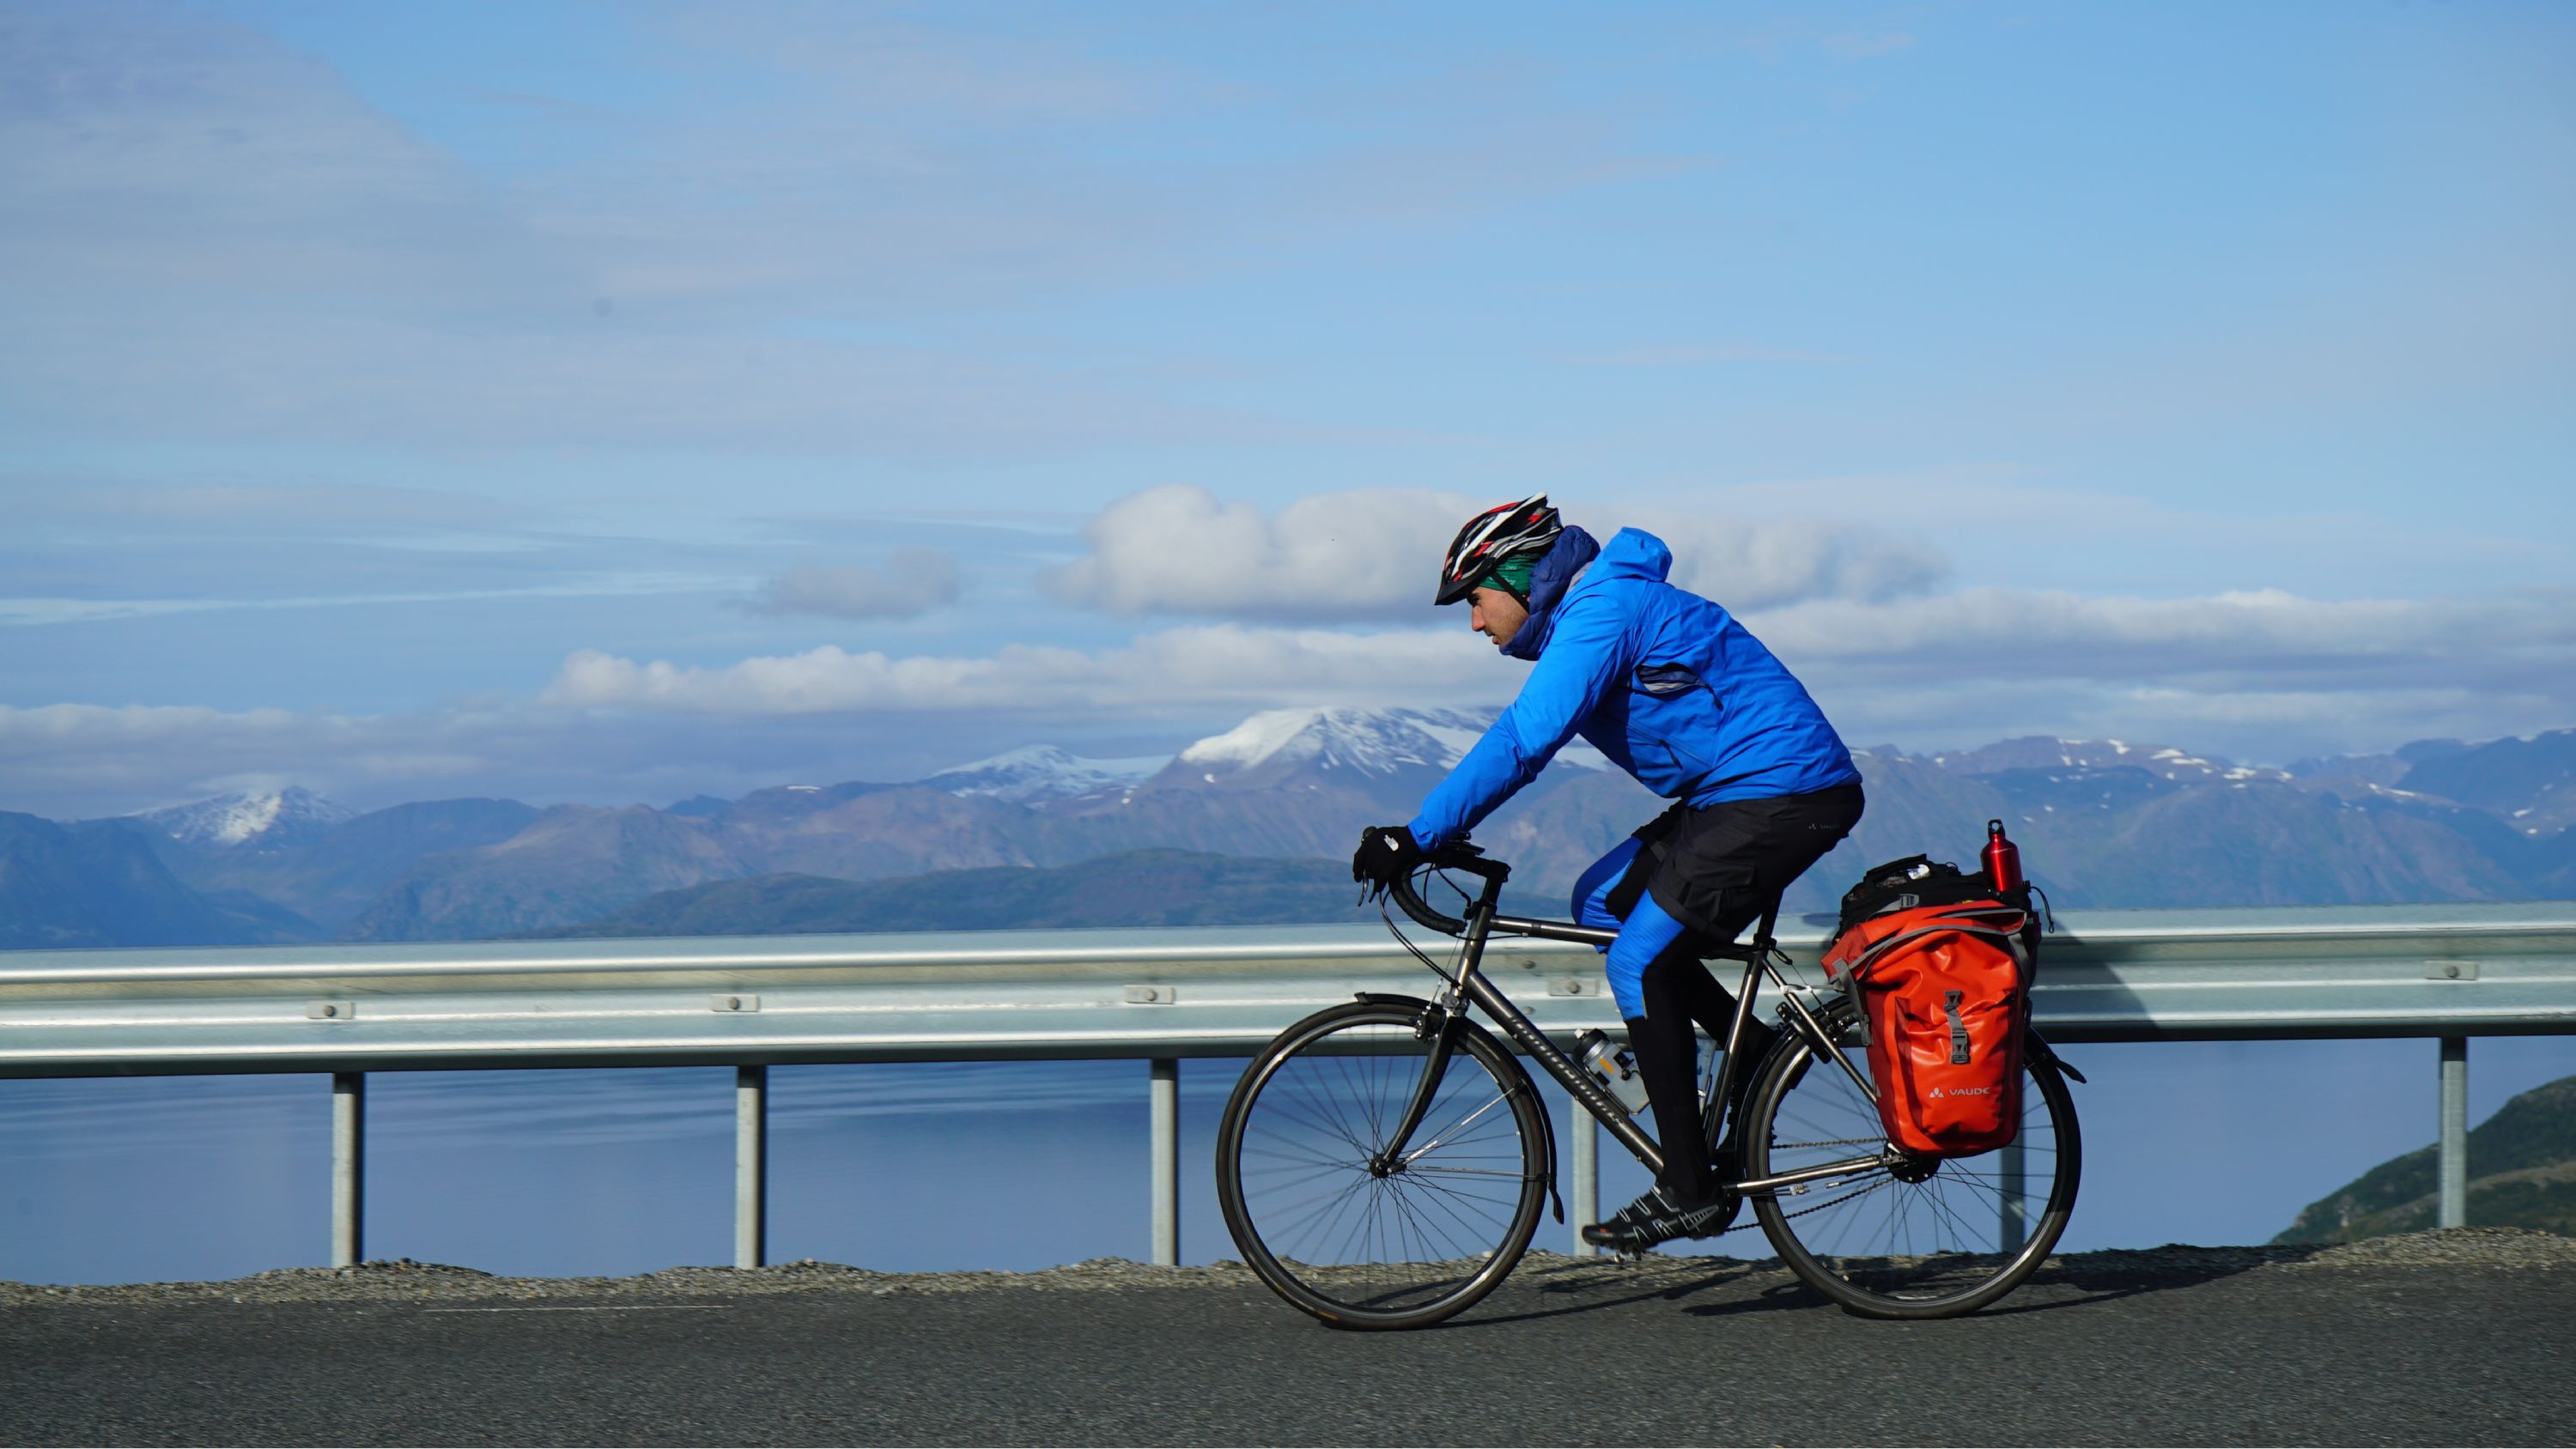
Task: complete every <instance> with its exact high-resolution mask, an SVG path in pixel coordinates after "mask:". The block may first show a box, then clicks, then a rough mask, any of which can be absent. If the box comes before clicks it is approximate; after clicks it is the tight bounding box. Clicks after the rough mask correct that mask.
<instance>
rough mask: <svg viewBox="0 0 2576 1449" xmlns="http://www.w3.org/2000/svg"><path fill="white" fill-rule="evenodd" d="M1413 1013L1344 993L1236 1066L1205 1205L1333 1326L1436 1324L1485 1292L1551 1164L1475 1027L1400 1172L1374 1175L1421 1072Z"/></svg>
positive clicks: (1422, 1047)
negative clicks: (1342, 1001) (1212, 1194)
mask: <svg viewBox="0 0 2576 1449" xmlns="http://www.w3.org/2000/svg"><path fill="white" fill-rule="evenodd" d="M1423 1010H1424V1009H1423V1008H1422V1007H1418V1006H1404V1005H1398V1004H1393V1003H1382V1002H1354V1003H1352V1004H1350V1005H1346V1006H1336V1007H1332V1008H1330V1009H1328V1010H1325V1011H1320V1012H1317V1013H1316V1014H1315V1015H1313V1016H1310V1017H1308V1018H1306V1019H1305V1020H1304V1021H1301V1022H1298V1023H1297V1024H1296V1025H1294V1026H1292V1027H1290V1028H1288V1029H1287V1030H1286V1031H1284V1032H1282V1033H1280V1034H1279V1036H1278V1037H1276V1038H1275V1039H1273V1040H1272V1041H1271V1043H1270V1044H1269V1045H1268V1046H1266V1047H1264V1048H1262V1050H1261V1052H1260V1054H1259V1055H1257V1056H1255V1057H1254V1058H1253V1059H1252V1062H1251V1064H1250V1065H1249V1066H1247V1067H1246V1068H1245V1069H1244V1073H1243V1076H1242V1078H1241V1079H1240V1080H1238V1081H1237V1082H1236V1083H1235V1087H1234V1094H1233V1096H1232V1097H1231V1098H1230V1099H1229V1100H1228V1101H1227V1102H1226V1107H1225V1117H1224V1119H1223V1121H1222V1123H1221V1124H1220V1126H1219V1128H1218V1133H1217V1160H1216V1176H1217V1200H1218V1202H1219V1204H1220V1205H1221V1206H1222V1208H1223V1210H1224V1214H1225V1226H1226V1230H1227V1231H1228V1232H1230V1233H1232V1234H1233V1235H1234V1242H1235V1246H1236V1247H1237V1248H1239V1249H1240V1250H1241V1251H1242V1253H1243V1260H1244V1262H1245V1263H1246V1264H1248V1265H1249V1266H1250V1267H1251V1268H1252V1270H1253V1271H1254V1272H1255V1273H1257V1274H1259V1275H1260V1277H1261V1280H1262V1281H1263V1282H1265V1283H1267V1284H1269V1285H1270V1287H1271V1290H1272V1291H1274V1292H1276V1293H1277V1294H1278V1295H1279V1296H1280V1297H1282V1298H1284V1299H1286V1300H1287V1301H1288V1302H1289V1303H1291V1304H1293V1305H1295V1306H1296V1307H1297V1308H1299V1309H1301V1310H1303V1311H1305V1312H1307V1313H1309V1314H1312V1315H1314V1316H1315V1317H1316V1318H1318V1319H1320V1320H1322V1321H1323V1322H1325V1323H1328V1324H1331V1325H1332V1326H1334V1327H1336V1328H1346V1329H1405V1328H1423V1327H1428V1326H1429V1325H1431V1324H1434V1323H1438V1322H1440V1321H1441V1320H1443V1319H1445V1318H1448V1317H1450V1316H1451V1315H1453V1314H1455V1313H1458V1312H1460V1311H1462V1310H1464V1309H1466V1308H1468V1307H1470V1306H1472V1305H1473V1304H1475V1303H1476V1302H1477V1300H1479V1299H1481V1298H1483V1297H1484V1296H1485V1295H1486V1294H1487V1293H1490V1292H1492V1291H1493V1290H1494V1288H1495V1286H1496V1285H1497V1284H1499V1283H1501V1282H1502V1280H1503V1278H1504V1277H1505V1276H1506V1275H1508V1274H1509V1273H1510V1272H1511V1270H1512V1269H1513V1267H1514V1266H1516V1265H1517V1264H1518V1263H1519V1262H1520V1259H1521V1255H1522V1254H1523V1253H1525V1252H1527V1251H1528V1249H1529V1243H1530V1237H1531V1235H1532V1234H1533V1233H1535V1232H1536V1231H1537V1230H1538V1219H1539V1212H1540V1209H1541V1207H1542V1206H1543V1204H1544V1202H1545V1200H1546V1196H1547V1181H1548V1175H1549V1173H1550V1171H1551V1170H1552V1168H1553V1164H1552V1163H1550V1162H1549V1161H1548V1160H1547V1142H1548V1139H1547V1130H1546V1124H1545V1122H1544V1121H1543V1120H1542V1119H1541V1118H1540V1117H1539V1115H1538V1114H1539V1112H1540V1111H1541V1110H1542V1108H1541V1107H1540V1105H1539V1101H1538V1093H1537V1091H1536V1089H1535V1088H1534V1087H1533V1086H1532V1085H1531V1083H1530V1080H1529V1074H1528V1073H1527V1072H1525V1071H1524V1070H1522V1068H1521V1066H1520V1063H1519V1062H1518V1061H1516V1060H1514V1059H1513V1057H1512V1056H1511V1054H1510V1053H1509V1052H1507V1051H1505V1050H1504V1049H1503V1047H1502V1046H1501V1044H1500V1043H1498V1042H1496V1041H1495V1040H1494V1038H1493V1036H1492V1034H1490V1033H1488V1032H1487V1031H1485V1030H1484V1029H1483V1028H1481V1027H1479V1026H1476V1025H1475V1024H1474V1023H1472V1022H1460V1023H1458V1025H1459V1027H1460V1028H1461V1029H1460V1032H1459V1037H1458V1042H1457V1047H1456V1049H1455V1050H1454V1051H1453V1052H1452V1053H1451V1055H1450V1058H1449V1062H1448V1064H1447V1066H1446V1068H1445V1069H1444V1071H1443V1073H1442V1078H1441V1081H1440V1083H1439V1084H1438V1087H1437V1089H1436V1095H1435V1096H1434V1097H1433V1099H1432V1102H1431V1107H1430V1110H1429V1111H1428V1112H1427V1113H1426V1114H1425V1115H1424V1117H1423V1119H1422V1125H1421V1127H1420V1128H1419V1129H1417V1130H1416V1131H1415V1133H1414V1134H1413V1136H1412V1138H1411V1139H1410V1140H1409V1142H1408V1144H1407V1149H1408V1150H1407V1152H1406V1155H1405V1159H1404V1162H1405V1165H1404V1167H1403V1168H1401V1169H1400V1170H1398V1171H1396V1172H1393V1173H1389V1174H1385V1175H1379V1174H1376V1173H1373V1172H1372V1171H1371V1170H1370V1168H1369V1161H1370V1159H1371V1157H1372V1156H1373V1155H1374V1154H1375V1153H1376V1152H1377V1151H1378V1150H1379V1148H1380V1147H1382V1146H1383V1145H1384V1134H1386V1133H1388V1132H1391V1131H1392V1130H1393V1128H1394V1127H1395V1125H1396V1124H1397V1122H1398V1121H1399V1119H1401V1117H1402V1116H1403V1114H1404V1110H1405V1107H1406V1105H1407V1103H1408V1102H1409V1101H1410V1099H1411V1095H1412V1092H1413V1090H1414V1087H1415V1085H1416V1084H1417V1083H1418V1082H1419V1081H1420V1080H1421V1072H1422V1068H1423V1067H1424V1066H1425V1065H1427V1060H1428V1056H1429V1053H1430V1050H1431V1046H1432V1043H1431V1042H1430V1041H1428V1040H1425V1039H1423V1038H1421V1037H1419V1036H1417V1035H1416V1033H1415V1026H1416V1023H1418V1022H1419V1021H1421V1020H1422V1018H1423ZM1247 1163H1248V1164H1250V1165H1249V1168H1248V1169H1247Z"/></svg>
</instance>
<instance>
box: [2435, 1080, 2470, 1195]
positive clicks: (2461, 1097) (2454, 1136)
mask: <svg viewBox="0 0 2576 1449" xmlns="http://www.w3.org/2000/svg"><path fill="white" fill-rule="evenodd" d="M2468 1225H2469V1039H2468V1038H2467V1037H2464V1036H2446V1037H2444V1038H2442V1217H2441V1221H2440V1222H2439V1223H2438V1224H2437V1226H2440V1227H2445V1228H2465V1227H2467V1226H2468Z"/></svg>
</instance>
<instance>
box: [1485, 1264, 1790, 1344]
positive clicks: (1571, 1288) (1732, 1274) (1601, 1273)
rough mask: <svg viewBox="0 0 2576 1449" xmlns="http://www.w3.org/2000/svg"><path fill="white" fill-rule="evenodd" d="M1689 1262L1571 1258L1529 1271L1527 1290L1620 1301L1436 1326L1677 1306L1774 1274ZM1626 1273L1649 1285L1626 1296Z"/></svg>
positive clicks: (1760, 1268) (1587, 1301)
mask: <svg viewBox="0 0 2576 1449" xmlns="http://www.w3.org/2000/svg"><path fill="white" fill-rule="evenodd" d="M1686 1261H1687V1260H1682V1259H1665V1260H1664V1261H1662V1262H1658V1263H1653V1264H1650V1265H1642V1266H1638V1267H1634V1268H1629V1267H1623V1266H1618V1265H1613V1264H1611V1263H1609V1262H1607V1261H1605V1260H1602V1259H1597V1258H1595V1259H1583V1258H1569V1259H1567V1260H1565V1261H1564V1262H1562V1263H1556V1264H1550V1265H1547V1266H1545V1267H1541V1268H1537V1269H1532V1270H1525V1272H1526V1276H1528V1277H1531V1278H1535V1279H1536V1280H1538V1281H1537V1282H1536V1283H1535V1284H1531V1285H1528V1286H1529V1287H1531V1288H1532V1289H1534V1291H1536V1292H1539V1293H1543V1294H1555V1295H1563V1294H1574V1293H1581V1294H1586V1295H1592V1294H1595V1293H1598V1292H1599V1291H1601V1290H1603V1289H1605V1288H1607V1289H1609V1290H1611V1291H1612V1292H1613V1293H1614V1294H1615V1295H1616V1296H1612V1297H1595V1296H1586V1297H1585V1298H1584V1299H1583V1301H1581V1302H1579V1303H1568V1304H1566V1305H1564V1306H1563V1307H1560V1308H1533V1309H1523V1310H1520V1311H1517V1312H1512V1313H1496V1314H1491V1315H1478V1316H1475V1317H1468V1316H1465V1315H1461V1316H1460V1317H1458V1318H1453V1319H1451V1320H1450V1321H1449V1322H1447V1323H1444V1324H1440V1325H1438V1326H1439V1327H1441V1328H1482V1327H1487V1326H1500V1325H1503V1324H1507V1323H1533V1322H1537V1321H1539V1320H1541V1319H1548V1318H1563V1317H1566V1316H1567V1315H1569V1314H1576V1313H1597V1312H1600V1311H1602V1310H1604V1309H1609V1308H1624V1307H1627V1306H1629V1305H1631V1304H1636V1303H1645V1302H1648V1301H1651V1300H1654V1299H1659V1298H1660V1299H1663V1300H1665V1301H1667V1302H1672V1301H1678V1300H1680V1299H1684V1298H1688V1297H1691V1296H1693V1295H1696V1294H1699V1293H1704V1292H1707V1291H1708V1290H1710V1289H1712V1288H1721V1287H1724V1286H1726V1285H1727V1284H1730V1283H1735V1282H1739V1281H1741V1280H1743V1279H1746V1278H1750V1277H1756V1276H1759V1275H1761V1274H1763V1273H1766V1272H1770V1271H1772V1270H1773V1265H1767V1264H1762V1263H1743V1262H1736V1261H1733V1260H1729V1261H1727V1262H1725V1263H1723V1264H1721V1265H1717V1266H1715V1267H1713V1268H1711V1269H1696V1268H1683V1267H1680V1266H1678V1265H1679V1264H1680V1263H1682V1262H1686ZM1626 1273H1635V1274H1637V1275H1639V1276H1641V1277H1644V1278H1646V1279H1647V1280H1648V1281H1645V1282H1641V1283H1639V1284H1637V1285H1636V1286H1635V1287H1634V1288H1633V1289H1630V1290H1628V1291H1620V1290H1621V1289H1622V1288H1623V1287H1624V1285H1621V1284H1619V1282H1618V1281H1617V1280H1618V1278H1619V1276H1620V1275H1622V1274H1626ZM1684 1311H1685V1312H1697V1311H1699V1310H1697V1309H1685V1310H1684Z"/></svg>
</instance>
